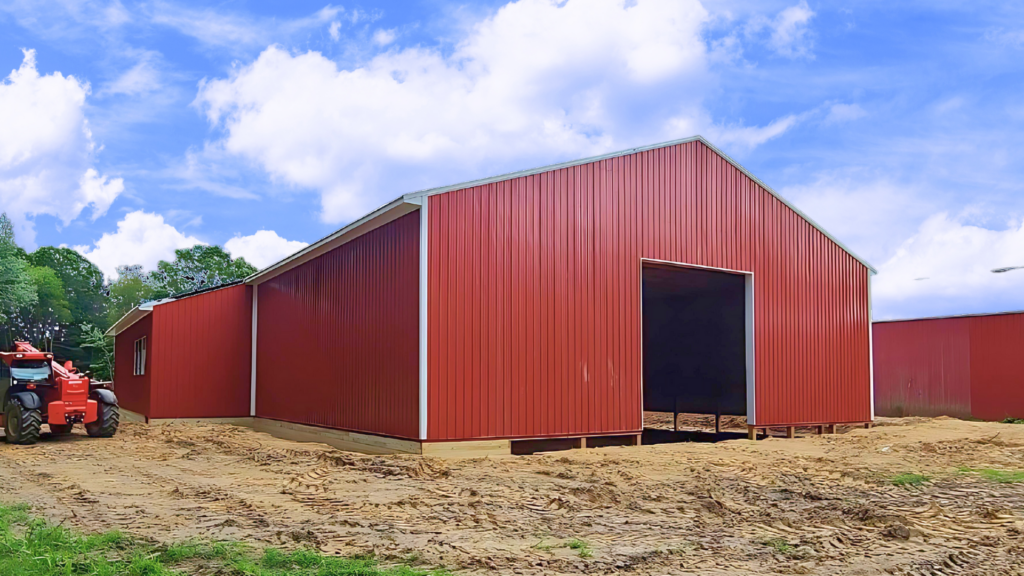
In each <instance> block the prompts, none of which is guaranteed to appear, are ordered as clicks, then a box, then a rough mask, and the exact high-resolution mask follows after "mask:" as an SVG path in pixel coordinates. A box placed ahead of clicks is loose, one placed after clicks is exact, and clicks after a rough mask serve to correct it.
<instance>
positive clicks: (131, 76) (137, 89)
mask: <svg viewBox="0 0 1024 576" xmlns="http://www.w3.org/2000/svg"><path fill="white" fill-rule="evenodd" d="M156 59H157V54H155V53H153V52H144V53H143V55H142V57H141V58H139V61H138V62H137V63H136V64H135V65H134V66H132V67H131V68H129V69H128V70H126V71H125V72H124V74H122V75H120V76H119V77H117V78H116V79H115V80H114V81H113V82H111V83H109V84H107V85H106V86H104V87H103V88H102V89H101V90H100V92H99V94H98V96H105V95H114V94H124V95H126V96H138V95H140V94H147V93H149V92H153V91H155V90H158V89H159V88H160V87H161V84H162V83H161V81H160V71H159V70H158V69H157V66H156Z"/></svg>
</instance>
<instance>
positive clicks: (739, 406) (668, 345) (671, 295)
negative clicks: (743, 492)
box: [642, 263, 749, 443]
mask: <svg viewBox="0 0 1024 576" xmlns="http://www.w3.org/2000/svg"><path fill="white" fill-rule="evenodd" d="M642 275H643V276H642V298H643V320H642V321H643V377H644V380H643V402H644V413H645V417H644V424H645V426H644V427H645V432H644V442H645V443H658V442H681V441H714V440H722V439H726V438H732V437H739V436H740V435H745V432H746V430H745V428H740V429H739V430H731V431H728V432H723V431H721V430H720V429H719V426H718V423H719V422H722V423H728V424H732V425H733V428H736V423H737V419H736V418H727V417H730V416H732V417H737V416H742V417H746V416H747V337H748V335H747V310H746V307H747V294H748V292H747V291H748V289H749V288H748V286H747V282H748V278H747V276H745V275H743V274H736V273H729V272H719V271H715V270H708V269H702V268H684V267H678V266H670V265H660V264H651V263H645V264H644V266H643V271H642ZM653 413H661V414H660V415H659V414H653ZM679 414H684V415H687V416H693V415H711V416H712V417H711V418H700V417H697V418H688V419H687V422H688V423H689V424H690V425H689V426H684V427H683V428H682V429H680V427H679V426H678V425H677V423H678V421H679V420H678V418H679V417H678V415H679ZM665 415H667V416H668V417H669V418H668V422H669V423H670V425H668V426H666V425H665V424H666V418H664V417H663V416H665ZM694 422H705V423H707V424H710V431H709V430H707V428H705V427H704V426H703V425H701V426H699V427H698V428H697V429H694V427H693V425H692V424H693V423H694ZM702 428H703V429H702ZM709 432H712V433H710V434H709Z"/></svg>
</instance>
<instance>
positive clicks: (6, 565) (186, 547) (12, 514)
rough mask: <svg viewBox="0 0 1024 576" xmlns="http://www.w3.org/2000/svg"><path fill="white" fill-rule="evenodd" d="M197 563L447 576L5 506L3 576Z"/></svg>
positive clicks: (161, 573) (265, 570)
mask: <svg viewBox="0 0 1024 576" xmlns="http://www.w3.org/2000/svg"><path fill="white" fill-rule="evenodd" d="M197 563H202V564H203V572H204V573H217V574H232V575H238V576H430V575H435V576H440V575H442V574H447V573H446V572H444V571H424V570H417V569H414V568H411V567H409V566H406V565H400V566H393V567H381V566H379V565H378V563H377V561H376V560H375V559H373V558H337V557H332V556H324V555H323V554H320V553H319V552H318V551H316V550H311V549H300V550H293V551H284V550H278V549H276V548H266V549H256V548H254V547H252V546H247V545H245V544H237V543H229V542H215V543H207V542H187V543H180V544H174V545H171V546H163V547H162V546H156V545H153V544H151V543H148V542H143V541H141V540H137V539H134V538H132V537H130V536H127V535H125V534H121V533H120V532H105V533H103V534H96V535H89V536H86V535H82V534H78V533H76V532H74V531H72V530H69V529H67V528H64V527H62V526H54V525H52V524H49V523H47V522H44V521H42V520H39V519H36V518H33V517H32V516H31V514H30V513H29V507H28V506H24V505H16V506H4V505H0V574H2V575H3V576H72V575H87V574H88V575H90V576H181V575H182V574H188V573H192V572H193V571H194V568H195V566H196V564H197Z"/></svg>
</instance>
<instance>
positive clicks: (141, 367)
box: [132, 336, 146, 376]
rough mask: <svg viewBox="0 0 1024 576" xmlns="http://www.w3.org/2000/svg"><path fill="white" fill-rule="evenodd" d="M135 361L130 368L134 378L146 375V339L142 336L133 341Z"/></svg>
mask: <svg viewBox="0 0 1024 576" xmlns="http://www.w3.org/2000/svg"><path fill="white" fill-rule="evenodd" d="M134 351H135V359H134V360H135V361H134V364H133V366H132V368H133V372H134V375H135V376H145V375H146V337H145V336H143V337H142V338H139V339H138V340H136V341H135V345H134Z"/></svg>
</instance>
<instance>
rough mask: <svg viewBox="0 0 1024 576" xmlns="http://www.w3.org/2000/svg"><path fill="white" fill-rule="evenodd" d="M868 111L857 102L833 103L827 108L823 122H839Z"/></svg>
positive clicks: (859, 116) (864, 114)
mask: <svg viewBox="0 0 1024 576" xmlns="http://www.w3.org/2000/svg"><path fill="white" fill-rule="evenodd" d="M867 115H868V113H867V112H866V111H865V110H864V109H863V108H861V107H860V105H858V104H833V105H832V106H830V107H829V109H828V114H827V115H826V116H825V120H824V123H825V124H826V125H828V124H841V123H843V122H850V121H852V120H857V119H858V118H863V117H865V116H867Z"/></svg>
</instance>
